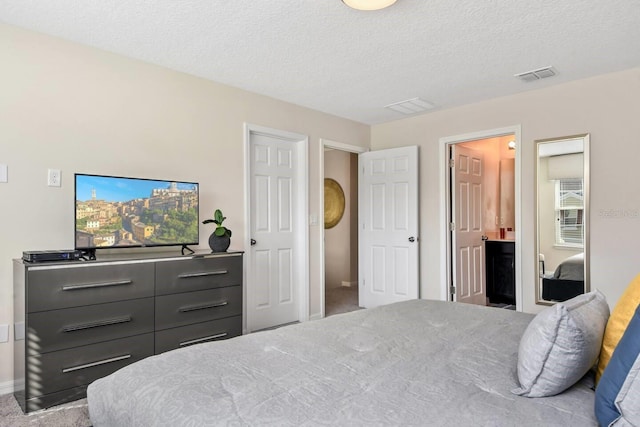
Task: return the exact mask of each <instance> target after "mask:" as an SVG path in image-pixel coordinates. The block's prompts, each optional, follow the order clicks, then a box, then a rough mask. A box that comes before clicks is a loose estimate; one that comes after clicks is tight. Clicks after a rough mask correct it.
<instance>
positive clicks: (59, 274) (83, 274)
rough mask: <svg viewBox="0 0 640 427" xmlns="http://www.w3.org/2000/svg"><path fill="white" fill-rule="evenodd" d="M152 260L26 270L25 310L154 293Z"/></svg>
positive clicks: (37, 309) (77, 304) (123, 298)
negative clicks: (147, 261)
mask: <svg viewBox="0 0 640 427" xmlns="http://www.w3.org/2000/svg"><path fill="white" fill-rule="evenodd" d="M153 290H154V265H153V263H126V264H125V263H123V264H117V263H111V264H108V265H106V264H103V265H87V266H84V265H80V266H78V267H69V266H66V267H65V268H61V267H50V266H47V267H36V268H31V269H30V270H29V275H28V282H27V289H26V291H27V296H26V298H27V312H29V313H33V312H36V311H45V310H54V309H59V308H68V307H77V306H81V305H87V304H100V303H103V302H113V301H120V300H125V299H132V298H144V297H151V296H153Z"/></svg>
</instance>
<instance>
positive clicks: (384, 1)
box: [342, 0, 396, 10]
mask: <svg viewBox="0 0 640 427" xmlns="http://www.w3.org/2000/svg"><path fill="white" fill-rule="evenodd" d="M395 2H396V0H342V3H344V4H346V5H347V6H349V7H350V8H352V9H357V10H380V9H384V8H385V7H389V6H391V5H392V4H394V3H395Z"/></svg>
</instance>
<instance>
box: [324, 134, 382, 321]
mask: <svg viewBox="0 0 640 427" xmlns="http://www.w3.org/2000/svg"><path fill="white" fill-rule="evenodd" d="M327 148H330V149H333V150H340V151H346V152H349V153H356V154H360V153H366V152H367V151H369V149H368V148H364V147H359V146H357V145H350V144H344V143H342V142H337V141H332V140H330V139H324V138H320V155H319V156H318V158H319V159H320V171H319V175H320V191H319V192H318V195H319V199H320V203H319V204H318V206H320V215H319V218H315V219H316V220H317V221H318V226H319V227H321V230H322V232H321V236H322V237H321V239H320V242H321V243H320V314H319V317H316V316H317V315H316V316H314V317H313V319H316V318H319V319H321V318H323V317H324V315H325V311H324V308H325V307H324V299H325V286H324V280H325V273H324V250H325V247H324V151H325V149H327ZM358 176H360V175H358ZM358 185H359V184H358ZM359 244H360V242H358V245H359ZM359 263H360V261H359V260H358V264H359Z"/></svg>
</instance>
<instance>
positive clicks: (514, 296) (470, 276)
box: [441, 130, 521, 309]
mask: <svg viewBox="0 0 640 427" xmlns="http://www.w3.org/2000/svg"><path fill="white" fill-rule="evenodd" d="M518 135H519V132H516V131H515V130H514V131H511V132H504V131H503V132H496V133H494V134H491V133H487V134H484V135H482V134H480V135H475V137H469V136H461V137H452V138H450V139H449V140H448V141H443V140H441V142H443V143H444V146H443V148H444V150H445V155H446V169H447V170H446V179H445V182H446V196H445V199H446V210H447V212H446V221H447V224H446V225H445V226H446V228H447V239H446V241H447V276H448V277H447V283H448V290H447V291H448V294H449V299H450V300H452V301H458V302H466V303H472V304H479V305H491V306H496V307H504V308H511V309H516V307H517V306H518V304H519V300H520V299H521V298H520V296H519V295H518V292H517V286H516V279H517V275H516V271H517V270H516V264H517V262H518V259H517V257H516V222H517V221H516V217H517V215H516V201H517V199H518V197H516V196H517V193H516V187H517V186H516V176H517V173H516V163H517V162H516V157H517V156H516V153H517V150H516V147H517V140H518Z"/></svg>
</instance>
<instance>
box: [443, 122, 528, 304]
mask: <svg viewBox="0 0 640 427" xmlns="http://www.w3.org/2000/svg"><path fill="white" fill-rule="evenodd" d="M510 134H513V135H515V142H516V147H515V150H516V156H515V169H516V170H515V193H516V197H515V199H516V200H515V202H516V210H515V217H516V218H515V220H516V230H515V235H516V243H515V257H516V277H515V279H516V310H517V311H522V212H521V205H522V185H521V182H522V180H521V174H522V153H521V149H520V147H521V138H522V129H521V125H515V126H507V127H503V128H497V129H489V130H484V131H478V132H471V133H466V134H462V135H454V136H446V137H443V138H440V140H439V144H440V162H439V163H440V187H439V188H440V189H439V191H440V253H442V254H446V255H445V257H444V260H443V263H442V267H441V269H440V283H442V284H443V285H442V288H441V291H440V292H441V293H440V296H441V299H442V300H443V301H448V300H449V299H450V297H449V285H450V283H451V262H452V261H451V235H450V233H449V219H448V218H449V214H450V212H449V210H450V195H449V191H448V189H449V187H450V185H451V182H450V177H449V150H448V148H449V145H451V144H458V143H461V142H467V141H475V140H478V139H488V138H495V137H498V136H503V135H510Z"/></svg>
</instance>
